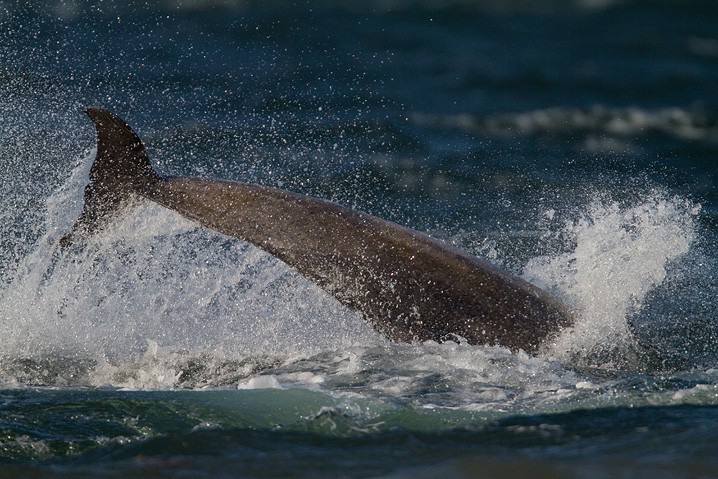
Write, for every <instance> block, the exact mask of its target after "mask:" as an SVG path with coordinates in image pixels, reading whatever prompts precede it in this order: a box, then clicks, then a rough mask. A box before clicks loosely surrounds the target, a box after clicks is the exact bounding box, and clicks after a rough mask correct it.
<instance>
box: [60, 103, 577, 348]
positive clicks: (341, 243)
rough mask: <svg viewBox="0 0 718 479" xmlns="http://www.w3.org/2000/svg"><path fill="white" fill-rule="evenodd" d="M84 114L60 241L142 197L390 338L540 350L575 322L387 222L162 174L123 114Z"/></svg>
mask: <svg viewBox="0 0 718 479" xmlns="http://www.w3.org/2000/svg"><path fill="white" fill-rule="evenodd" d="M87 114H88V115H89V117H90V118H91V119H92V121H93V123H94V124H95V127H96V129H97V138H98V144H97V156H96V159H95V162H94V164H93V166H92V169H91V170H90V182H89V184H88V185H87V187H86V188H85V206H84V210H83V212H82V214H81V215H80V217H79V219H78V220H77V223H76V224H75V226H74V228H73V230H72V231H71V232H70V233H68V234H67V235H66V236H65V237H64V238H63V239H62V240H61V244H68V243H70V242H72V241H73V240H74V239H75V238H76V237H77V236H78V235H82V234H87V233H90V232H92V231H93V230H95V229H97V228H98V227H101V226H103V224H104V223H105V222H106V221H107V219H108V218H111V217H112V216H113V215H116V214H117V213H118V212H119V211H120V210H121V208H122V207H123V205H126V204H127V203H128V201H129V200H130V199H131V198H133V197H136V196H138V195H139V196H140V197H144V198H147V199H149V200H151V201H154V202H156V203H158V204H160V205H162V206H164V207H166V208H169V209H171V210H173V211H176V212H178V213H179V214H181V215H182V216H185V217H187V218H189V219H191V220H194V221H196V222H198V223H199V224H201V225H203V226H206V227H208V228H211V229H213V230H215V231H217V232H219V233H222V234H225V235H228V236H232V237H235V238H239V239H241V240H244V241H248V242H249V243H252V244H253V245H255V246H258V247H259V248H261V249H263V250H265V251H267V252H269V253H270V254H272V255H274V256H276V257H277V258H279V259H280V260H282V261H284V262H285V263H287V264H288V265H289V266H291V267H293V268H295V269H296V270H297V271H299V273H301V274H302V275H304V276H305V277H306V278H308V279H310V280H311V281H314V282H315V283H317V284H318V285H319V286H321V287H322V288H323V289H324V290H326V291H327V292H329V293H330V294H332V295H333V296H334V297H335V298H336V299H337V300H339V302H340V303H342V304H343V305H345V306H347V307H349V308H351V309H354V310H357V311H360V312H361V313H362V314H363V315H364V317H365V318H366V320H368V321H369V322H370V323H371V324H372V325H373V326H374V327H375V328H376V329H378V330H379V331H380V332H382V333H383V334H385V335H386V336H387V337H388V338H390V339H391V340H393V341H403V342H415V341H425V340H433V341H438V342H443V341H446V340H457V339H459V338H464V339H465V340H466V341H467V342H469V343H471V344H488V345H502V346H507V347H509V348H511V349H512V350H518V349H523V350H524V351H526V352H530V353H536V352H537V351H538V350H539V348H540V347H541V345H542V344H543V343H545V341H546V340H547V339H550V338H552V337H554V336H555V335H556V334H557V333H558V331H559V330H560V329H561V328H562V327H565V326H569V325H571V324H572V323H573V318H572V316H571V314H570V313H569V311H568V310H567V309H566V308H565V307H564V306H563V305H562V304H561V303H560V302H559V301H557V300H556V299H555V298H553V297H552V296H550V295H549V294H547V293H546V292H544V291H543V290H541V289H539V288H537V287H535V286H533V285H531V284H529V283H527V282H526V281H524V280H522V279H520V278H517V277H515V276H511V275H509V274H508V273H506V272H504V271H501V270H499V269H497V268H495V267H494V266H492V265H490V264H489V263H487V262H485V261H482V260H480V259H478V258H475V257H473V256H471V255H469V254H467V253H465V252H463V251H460V250H458V249H456V248H454V247H452V246H449V245H447V244H445V243H442V242H440V241H438V240H436V239H434V238H431V237H429V236H427V235H425V234H423V233H419V232H416V231H413V230H411V229H408V228H405V227H403V226H400V225H397V224H395V223H392V222H390V221H386V220H383V219H380V218H377V217H374V216H371V215H368V214H366V213H362V212H359V211H354V210H351V209H348V208H345V207H343V206H340V205H338V204H336V203H332V202H329V201H325V200H321V199H317V198H311V197H308V196H303V195H300V194H297V193H292V192H289V191H285V190H281V189H277V188H269V187H265V186H258V185H251V184H244V183H236V182H231V181H222V180H213V179H202V178H185V177H164V176H160V175H158V174H157V173H156V172H155V171H153V169H152V167H151V166H150V162H149V159H148V158H147V155H146V154H145V150H144V146H143V144H142V141H141V140H140V139H139V137H138V136H137V135H136V134H135V133H134V132H133V131H132V129H131V128H130V127H129V126H128V125H127V124H126V123H125V122H124V121H122V120H121V119H120V118H119V117H117V116H116V115H114V114H113V113H110V112H109V111H106V110H102V109H96V108H90V109H88V110H87Z"/></svg>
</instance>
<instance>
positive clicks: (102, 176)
mask: <svg viewBox="0 0 718 479" xmlns="http://www.w3.org/2000/svg"><path fill="white" fill-rule="evenodd" d="M85 112H86V113H87V116H89V117H90V119H91V120H92V122H93V123H94V124H95V129H96V130H97V156H96V157H95V162H94V163H93V164H92V168H91V169H90V182H89V183H88V184H87V186H86V187H85V205H84V208H83V210H82V213H81V214H80V217H79V218H78V219H77V222H75V225H74V226H73V228H72V230H71V231H70V232H69V233H68V234H66V235H65V236H64V237H63V238H62V239H61V240H60V244H61V245H63V246H66V245H69V244H71V243H72V242H73V241H74V240H75V238H76V237H77V236H78V234H89V233H92V232H93V231H95V230H97V229H98V228H99V227H101V226H102V224H103V223H104V222H106V221H108V220H109V219H111V218H112V217H113V216H115V215H116V214H117V213H118V212H119V211H120V210H121V209H122V208H123V207H124V206H125V205H126V204H127V202H128V201H129V200H130V198H131V197H132V195H133V194H135V193H140V194H141V193H142V192H143V191H146V190H147V189H149V188H151V187H152V185H154V184H155V183H156V182H157V181H159V180H160V176H159V175H158V174H157V173H155V171H154V170H153V169H152V166H151V165H150V160H149V158H148V157H147V154H146V153H145V147H144V145H143V144H142V140H140V138H139V137H138V136H137V134H136V133H135V132H134V131H132V128H130V127H129V125H128V124H127V123H125V122H124V121H123V120H122V119H121V118H120V117H118V116H117V115H115V114H114V113H112V112H110V111H107V110H103V109H101V108H88V109H87V110H85Z"/></svg>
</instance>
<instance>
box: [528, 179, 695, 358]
mask: <svg viewBox="0 0 718 479" xmlns="http://www.w3.org/2000/svg"><path fill="white" fill-rule="evenodd" d="M699 210H700V207H699V206H698V205H696V204H694V203H692V202H690V201H688V200H685V199H682V198H679V197H677V196H670V195H668V194H666V193H663V192H659V191H652V192H650V193H649V194H647V195H646V196H644V197H643V198H641V199H640V200H639V201H635V202H634V203H632V204H621V203H619V202H617V201H614V200H611V199H610V198H597V199H594V201H593V202H591V203H590V204H589V205H588V206H587V207H586V209H585V211H584V212H583V214H581V215H580V216H579V218H578V219H576V220H574V221H569V222H567V223H566V224H565V225H564V228H563V230H562V231H561V232H560V233H561V234H563V235H565V236H566V237H567V238H570V241H571V242H572V243H573V244H574V245H575V247H574V248H573V249H572V250H571V251H569V252H567V253H564V254H559V255H556V256H552V257H538V258H534V259H532V260H531V261H529V263H528V264H527V265H526V267H525V268H524V276H525V277H526V279H528V280H529V281H532V282H533V283H535V284H537V285H539V286H542V287H546V288H549V289H552V290H554V291H556V292H557V293H558V294H559V295H560V296H561V297H562V299H563V300H564V301H565V302H566V303H567V304H569V305H570V307H572V309H574V311H575V312H576V323H575V326H574V327H573V328H570V329H567V330H565V331H564V332H563V333H562V334H561V335H560V336H559V337H558V338H557V339H556V340H555V341H554V342H553V344H552V345H551V346H550V350H551V354H552V355H556V356H558V357H560V358H564V359H569V358H574V359H575V358H576V356H579V357H584V359H585V358H587V357H589V356H593V357H595V358H602V359H601V360H602V361H603V360H606V354H604V353H606V352H609V353H610V352H618V353H619V354H620V353H621V351H622V350H623V352H625V350H626V349H630V347H631V345H632V343H633V339H634V338H633V336H632V332H631V330H630V327H629V323H628V319H629V317H630V315H631V313H633V312H635V311H636V310H637V309H638V308H640V307H641V305H642V303H643V301H644V298H645V297H646V295H647V294H648V292H649V291H651V290H652V289H653V288H655V287H656V286H657V285H659V284H660V283H661V282H662V281H663V280H664V279H665V278H666V274H667V266H668V265H669V264H670V263H671V262H672V261H675V260H676V259H677V258H680V257H681V256H682V255H684V254H685V253H686V252H688V250H689V248H690V246H691V244H692V243H693V241H694V240H695V238H696V234H697V233H696V230H697V228H696V215H697V213H698V211H699ZM608 356H609V357H610V356H611V355H610V354H609V355H608ZM609 360H610V359H609ZM589 361H590V360H589Z"/></svg>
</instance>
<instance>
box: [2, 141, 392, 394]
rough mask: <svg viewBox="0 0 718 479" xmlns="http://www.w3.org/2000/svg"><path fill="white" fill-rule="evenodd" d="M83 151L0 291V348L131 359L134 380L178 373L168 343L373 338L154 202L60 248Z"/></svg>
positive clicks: (286, 277)
mask: <svg viewBox="0 0 718 479" xmlns="http://www.w3.org/2000/svg"><path fill="white" fill-rule="evenodd" d="M93 158H94V154H91V155H90V156H89V157H88V158H86V159H85V160H84V161H83V162H82V164H81V165H80V166H78V167H77V168H76V169H75V170H74V172H73V174H72V175H71V178H70V179H69V180H68V181H67V182H66V184H65V185H63V187H62V188H60V189H59V190H58V191H56V192H55V193H54V194H53V195H52V196H51V197H50V198H49V199H48V204H47V211H48V214H47V225H46V228H45V229H46V233H45V234H44V235H43V236H42V237H41V238H40V240H39V241H38V242H37V244H36V247H35V249H34V250H33V251H32V253H31V254H29V255H28V256H27V257H26V258H24V260H23V262H22V263H21V264H20V265H19V267H18V268H17V271H16V272H15V274H14V279H13V281H12V283H11V284H10V285H8V286H7V287H6V288H5V290H4V291H2V292H1V295H2V297H0V316H1V317H2V318H3V321H2V323H0V335H1V336H2V337H3V338H5V339H4V341H3V342H2V344H0V356H2V357H4V358H14V359H13V361H12V362H14V363H17V360H18V359H19V358H37V357H40V356H43V357H55V358H58V357H62V358H79V359H78V360H80V361H90V362H92V363H93V364H94V365H95V366H98V367H96V369H97V370H98V371H99V370H103V371H105V373H103V374H105V377H104V378H101V379H97V380H94V379H93V380H92V382H96V381H100V382H103V381H105V380H108V381H110V382H113V379H112V378H111V377H109V378H108V376H107V375H108V374H109V375H110V376H111V375H112V374H117V370H113V369H112V367H114V365H118V364H128V362H133V361H134V363H136V364H135V366H137V367H138V368H139V369H140V371H139V372H138V373H137V374H136V375H135V376H136V378H135V379H137V381H138V382H141V381H142V379H138V378H140V376H143V375H144V377H145V379H147V383H151V384H158V385H167V384H169V383H172V382H173V381H176V380H177V378H178V377H179V375H181V373H182V371H181V370H180V369H177V370H176V371H175V370H174V369H173V367H172V365H171V364H170V363H172V362H173V361H174V363H175V368H176V366H177V364H178V363H180V362H181V361H180V360H178V359H177V358H176V357H174V359H172V358H173V356H172V355H173V354H181V355H183V358H185V359H186V360H189V359H187V358H192V357H195V358H196V357H202V356H203V355H207V354H209V355H211V356H212V357H214V358H220V359H218V360H217V361H219V362H221V361H222V359H221V358H224V360H229V359H227V358H231V360H232V361H235V362H236V360H238V358H239V359H241V358H244V357H248V356H254V357H267V356H272V355H274V356H281V357H288V356H292V355H297V354H312V353H315V352H318V351H321V350H326V349H336V348H342V347H348V346H350V345H352V344H354V343H357V342H360V343H363V344H372V343H381V342H382V341H383V340H382V339H381V338H380V337H379V336H378V334H377V333H376V332H374V331H373V330H372V328H371V327H369V326H368V325H367V324H366V323H365V322H364V321H363V320H361V318H360V317H359V316H358V315H357V314H355V313H352V312H349V311H347V310H346V309H345V308H343V307H342V306H341V305H340V304H339V303H338V302H337V301H336V300H335V299H334V298H333V297H331V296H329V295H328V294H326V293H325V292H323V291H322V290H321V289H319V288H318V287H317V286H316V285H314V284H313V283H310V282H308V281H307V280H305V279H304V278H303V277H301V276H300V275H299V274H298V273H296V272H294V271H293V270H291V269H290V268H289V267H287V266H286V265H284V264H283V263H281V262H279V261H278V260H276V259H275V258H273V257H271V256H270V255H268V254H266V253H264V252H262V251H260V250H258V249H256V248H254V247H251V246H249V245H247V244H245V243H243V242H240V241H238V240H234V239H231V238H226V237H223V236H221V235H217V234H215V233H213V232H210V231H207V230H205V229H202V228H198V227H197V226H196V225H195V224H194V223H192V222H190V221H188V220H185V219H183V218H182V217H180V216H179V215H177V214H176V213H173V212H171V211H168V210H165V209H163V208H161V207H159V206H157V205H154V204H150V203H142V204H140V205H139V206H138V207H137V208H136V209H135V210H133V211H132V212H131V213H130V214H128V215H126V216H125V217H124V218H123V219H121V220H119V221H118V222H117V223H116V224H114V225H113V228H111V231H109V229H108V231H104V232H102V233H100V234H98V235H96V236H95V237H93V238H92V239H91V240H90V241H89V244H88V245H84V246H79V245H77V246H75V247H73V248H70V249H68V250H60V249H59V248H58V246H57V239H58V238H59V237H61V236H62V234H63V233H64V232H65V231H67V229H68V228H69V227H70V225H71V224H72V222H73V221H74V220H75V218H76V217H77V215H78V214H79V211H80V208H81V207H82V204H81V202H82V200H81V197H82V195H81V189H82V186H83V185H84V184H85V183H86V182H87V175H88V171H89V165H90V164H91V162H92V160H93ZM138 358H139V359H138ZM158 358H164V359H167V361H165V360H164V359H158ZM185 362H186V361H185ZM218 364H219V363H218ZM99 366H101V367H99ZM185 366H187V365H185ZM38 367H40V366H38ZM42 367H45V366H42ZM218 367H219V366H218ZM185 369H186V367H185ZM150 378H153V379H150ZM120 382H122V381H120ZM125 382H126V381H125Z"/></svg>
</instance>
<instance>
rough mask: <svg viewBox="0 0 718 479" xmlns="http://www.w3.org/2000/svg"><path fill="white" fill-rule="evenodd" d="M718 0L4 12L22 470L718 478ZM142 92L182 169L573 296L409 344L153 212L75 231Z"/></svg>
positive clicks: (4, 254) (0, 437) (144, 119)
mask: <svg viewBox="0 0 718 479" xmlns="http://www.w3.org/2000/svg"><path fill="white" fill-rule="evenodd" d="M717 27H718V5H717V4H716V3H715V2H709V1H681V2H677V1H675V2H674V1H668V0H666V1H649V0H644V1H638V0H621V1H619V0H573V1H570V0H566V1H562V0H542V1H530V0H525V1H523V0H517V1H512V2H501V1H493V0H474V1H469V0H466V1H461V0H457V1H448V0H447V1H420V0H416V1H411V0H406V1H378V0H377V1H372V2H359V1H350V0H346V1H341V2H323V1H319V0H317V1H313V2H295V3H292V4H286V3H285V2H272V1H270V2H256V3H255V2H244V1H229V0H228V1H210V0H205V1H203V0H194V1H180V0H167V1H163V2H90V1H84V0H76V1H70V0H68V1H54V2H15V1H9V2H8V1H0V59H1V60H2V61H1V62H0V120H1V123H0V124H1V127H0V166H1V169H0V220H1V221H0V477H13V478H15V477H18V478H25V477H27V478H39V477H43V478H44V477H67V478H70V477H72V478H77V477H93V478H96V477H100V478H104V477H107V478H115V477H133V478H143V477H147V478H150V477H152V478H159V477H167V478H179V477H193V478H199V477H207V478H209V477H211V478H222V477H227V478H229V477H332V478H335V477H386V478H403V477H412V478H415V477H416V478H430V477H466V478H469V477H471V478H474V477H483V478H495V477H528V476H531V477H534V478H536V477H551V478H555V477H566V478H573V477H579V478H603V477H611V478H614V477H651V478H676V477H691V478H694V477H696V478H697V477H717V476H718V453H717V451H718V432H717V431H718V407H717V406H718V342H717V339H718V315H717V313H716V306H718V299H716V298H717V297H718V254H717V253H716V251H717V248H716V246H718V190H717V189H716V184H717V180H718V88H717V87H716V85H718V28H717ZM87 106H99V107H104V108H108V109H110V110H113V111H115V112H116V113H118V114H119V115H120V116H122V117H123V118H124V119H125V120H127V121H128V122H129V123H130V124H131V125H132V126H133V128H134V129H135V130H136V131H137V132H138V134H139V135H140V136H141V137H142V138H143V139H144V141H145V143H146V146H147V150H148V153H149V155H150V157H151V160H152V162H153V166H154V167H155V168H156V169H157V170H158V171H159V172H161V173H163V174H182V175H192V176H209V177H217V178H225V179H233V180H238V181H248V182H254V183H259V184H264V185H270V186H277V187H282V188H286V189H290V190H293V191H298V192H301V193H305V194H308V195H313V196H318V197H322V198H327V199H330V200H334V201H337V202H339V203H341V204H344V205H347V206H350V207H353V208H356V209H359V210H362V211H367V212H369V213H372V214H375V215H378V216H381V217H384V218H388V219H390V220H393V221H396V222H398V223H401V224H404V225H407V226H410V227H412V228H415V229H417V230H421V231H425V232H427V233H429V234H431V235H432V236H434V237H437V238H440V239H442V240H443V241H446V242H447V243H451V244H454V245H456V246H458V247H460V248H463V249H465V250H467V251H469V252H471V253H473V254H475V255H477V256H479V257H482V258H485V259H487V260H489V261H491V262H492V263H494V264H496V265H498V266H500V267H502V268H505V269H507V270H509V271H511V272H513V273H514V274H517V275H520V276H522V277H523V278H525V279H527V280H528V281H530V282H532V283H534V284H536V285H538V286H541V287H542V288H544V289H546V290H548V291H550V292H551V293H553V294H554V295H556V296H557V297H559V298H560V299H561V300H563V301H564V302H565V303H566V304H567V305H568V306H569V307H570V308H571V309H572V310H573V311H575V313H576V317H577V320H576V325H575V326H574V327H573V328H570V329H567V330H565V331H564V332H562V334H561V335H560V336H559V337H558V338H556V339H555V340H553V341H552V342H551V344H548V345H546V348H545V351H544V352H542V353H541V354H540V355H537V356H530V355H527V354H524V353H523V352H518V353H512V352H510V351H508V350H506V349H503V348H499V347H487V346H470V345H467V344H457V343H445V344H436V343H425V344H412V345H408V344H392V343H390V342H388V341H387V340H385V339H384V338H382V337H381V336H380V335H379V334H378V333H376V332H375V331H374V330H373V329H372V328H371V327H370V326H368V325H367V324H366V323H365V322H364V321H363V320H362V318H361V317H360V316H359V315H358V314H356V313H354V312H352V311H349V310H346V309H345V308H343V307H342V306H341V305H339V304H338V303H337V302H336V301H335V300H334V299H333V298H332V297H331V296H329V295H327V294H326V293H324V292H323V291H322V290H320V289H319V288H318V287H317V286H315V285H314V284H312V283H310V282H308V281H307V280H305V279H303V278H302V277H301V276H299V275H298V274H297V273H296V272H294V271H293V270H292V269H291V268H289V267H288V266H286V265H284V264H282V263H281V262H279V261H277V260H276V259H274V258H272V257H271V256H269V255H268V254H266V253H263V252H261V251H259V250H257V249H255V248H253V247H251V246H249V245H247V244H245V243H243V242H241V241H238V240H235V239H232V238H227V237H223V236H221V235H218V234H215V233H213V232H211V231H208V230H206V229H203V228H201V227H198V226H197V225H196V224H194V223H192V222H191V221H189V220H186V219H183V218H181V217H180V216H178V215H177V214H176V213H173V212H171V211H168V210H165V209H163V208H161V207H159V206H157V205H153V204H150V203H142V204H140V205H138V206H137V207H136V208H135V209H133V210H132V211H131V212H130V213H128V214H127V215H126V216H124V217H122V218H120V219H118V220H117V221H116V222H115V223H113V224H112V225H111V227H109V228H107V229H106V230H104V231H103V232H101V233H100V234H98V235H97V236H95V237H93V238H92V239H91V240H89V242H88V243H87V244H86V245H85V246H84V247H82V248H80V247H77V248H74V249H71V250H68V251H60V250H59V249H58V248H57V241H58V239H59V238H60V237H62V236H63V234H64V233H65V232H67V231H68V229H69V228H70V226H71V225H72V224H73V222H74V220H75V218H76V217H77V215H78V212H79V211H80V209H81V207H82V189H83V187H84V184H85V182H86V181H87V173H88V169H89V166H90V165H91V163H92V160H93V158H94V154H95V149H94V148H95V132H94V130H93V128H92V125H91V123H90V121H89V120H88V119H87V117H86V116H85V115H84V114H83V109H84V108H85V107H87Z"/></svg>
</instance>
